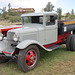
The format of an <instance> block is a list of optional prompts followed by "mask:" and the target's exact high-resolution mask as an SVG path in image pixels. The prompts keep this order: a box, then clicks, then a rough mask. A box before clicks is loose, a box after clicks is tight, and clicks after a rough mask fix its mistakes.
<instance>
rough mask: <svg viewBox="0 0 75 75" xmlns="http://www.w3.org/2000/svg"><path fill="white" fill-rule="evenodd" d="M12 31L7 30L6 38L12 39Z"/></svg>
mask: <svg viewBox="0 0 75 75" xmlns="http://www.w3.org/2000/svg"><path fill="white" fill-rule="evenodd" d="M14 34H15V33H14V32H8V33H7V40H13V36H14Z"/></svg>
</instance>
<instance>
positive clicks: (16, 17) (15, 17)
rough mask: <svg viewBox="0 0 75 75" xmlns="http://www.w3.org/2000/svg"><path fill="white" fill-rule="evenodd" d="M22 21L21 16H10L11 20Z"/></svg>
mask: <svg viewBox="0 0 75 75" xmlns="http://www.w3.org/2000/svg"><path fill="white" fill-rule="evenodd" d="M19 21H20V17H19V16H14V17H11V18H10V22H12V23H13V22H19Z"/></svg>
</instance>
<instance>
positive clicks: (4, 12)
mask: <svg viewBox="0 0 75 75" xmlns="http://www.w3.org/2000/svg"><path fill="white" fill-rule="evenodd" d="M2 11H3V15H2V16H3V18H4V19H5V18H6V7H3V9H2Z"/></svg>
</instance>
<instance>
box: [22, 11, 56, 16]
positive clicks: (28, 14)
mask: <svg viewBox="0 0 75 75" xmlns="http://www.w3.org/2000/svg"><path fill="white" fill-rule="evenodd" d="M43 15H57V13H56V12H42V13H27V14H22V15H21V17H25V16H43Z"/></svg>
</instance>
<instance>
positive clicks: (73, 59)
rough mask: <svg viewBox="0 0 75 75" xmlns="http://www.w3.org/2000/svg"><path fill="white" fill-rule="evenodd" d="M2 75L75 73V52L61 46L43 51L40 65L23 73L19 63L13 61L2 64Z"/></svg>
mask: <svg viewBox="0 0 75 75" xmlns="http://www.w3.org/2000/svg"><path fill="white" fill-rule="evenodd" d="M0 74H1V75H75V52H72V51H66V48H59V49H57V50H54V51H52V52H47V51H41V56H40V61H39V63H38V66H37V67H36V68H35V69H34V70H33V71H30V72H28V73H23V72H22V71H21V70H20V69H19V68H18V65H17V63H13V62H11V61H9V62H7V63H4V64H0Z"/></svg>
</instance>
